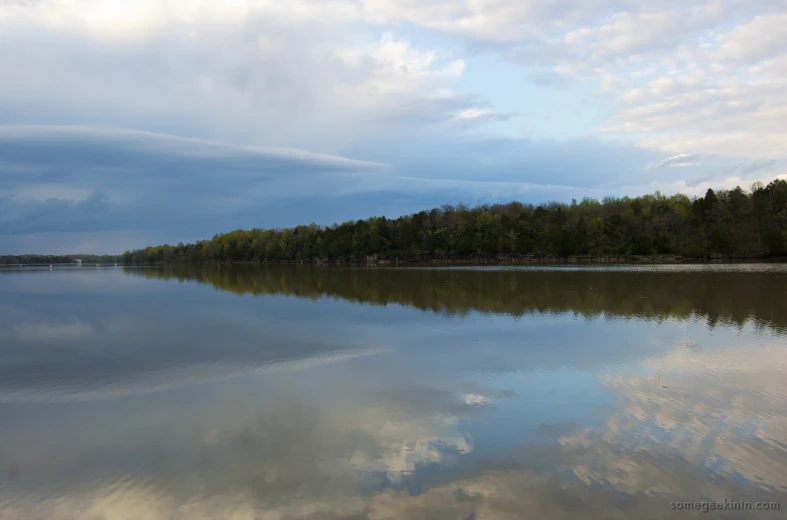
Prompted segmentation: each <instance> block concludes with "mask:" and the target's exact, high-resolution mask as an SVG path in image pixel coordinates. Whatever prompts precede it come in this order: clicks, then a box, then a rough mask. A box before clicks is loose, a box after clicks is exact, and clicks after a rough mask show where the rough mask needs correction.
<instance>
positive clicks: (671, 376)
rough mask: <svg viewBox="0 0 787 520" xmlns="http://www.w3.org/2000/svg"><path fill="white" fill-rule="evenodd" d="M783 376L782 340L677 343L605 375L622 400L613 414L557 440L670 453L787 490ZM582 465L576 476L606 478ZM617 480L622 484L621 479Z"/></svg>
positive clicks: (786, 384) (786, 364)
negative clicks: (705, 346) (707, 346)
mask: <svg viewBox="0 0 787 520" xmlns="http://www.w3.org/2000/svg"><path fill="white" fill-rule="evenodd" d="M785 374H787V347H785V346H783V345H781V344H775V343H774V344H769V345H764V346H761V347H756V348H745V347H728V348H715V349H712V350H707V351H703V350H701V349H700V348H698V347H697V345H694V344H688V343H686V342H685V341H678V342H676V343H675V344H674V348H673V349H672V350H671V351H669V352H668V353H666V354H664V355H662V356H659V357H655V358H651V359H649V360H647V361H645V362H643V363H642V364H641V366H640V370H638V371H637V372H636V373H634V374H625V373H623V374H622V373H616V374H614V375H611V376H609V377H608V378H606V381H605V384H606V386H607V387H608V388H609V389H610V390H612V391H613V392H614V393H615V394H616V395H618V396H619V397H620V398H621V400H622V402H621V407H620V408H619V410H618V412H616V413H613V414H612V415H610V416H609V417H608V418H607V421H606V423H605V424H604V426H603V427H602V428H586V429H585V430H584V431H583V432H581V433H579V434H577V435H573V436H565V437H563V438H562V442H563V443H564V444H565V445H582V446H592V445H595V444H596V443H598V442H600V441H603V442H606V443H610V444H612V445H616V446H621V447H622V448H625V449H626V450H630V451H644V452H648V453H654V454H661V455H665V454H670V453H675V454H679V455H680V456H681V457H683V458H685V459H686V460H688V461H690V462H692V463H695V464H698V465H700V466H702V467H704V468H706V469H707V470H709V471H714V472H717V473H718V472H721V473H723V474H726V475H729V476H735V475H737V476H739V477H743V478H745V479H746V480H748V481H749V482H751V483H752V484H753V485H757V486H760V487H763V488H766V489H768V488H770V489H775V490H780V491H787V444H785V441H787V377H785ZM581 471H582V472H583V478H588V479H590V478H608V476H607V475H606V474H604V475H596V477H594V472H593V471H591V470H589V469H588V468H585V469H582V470H581ZM613 473H614V472H613ZM616 485H619V486H624V480H621V481H620V482H616ZM638 485H639V484H638V483H636V482H630V483H629V484H628V486H626V487H629V488H630V489H635V488H637V486H638Z"/></svg>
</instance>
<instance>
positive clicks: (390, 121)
mask: <svg viewBox="0 0 787 520" xmlns="http://www.w3.org/2000/svg"><path fill="white" fill-rule="evenodd" d="M786 24H787V4H785V3H784V2H781V1H778V0H770V1H768V0H747V1H743V0H725V1H721V0H718V1H716V0H681V1H677V0H675V1H673V0H665V1H661V2H656V3H654V2H646V1H644V0H617V1H615V0H611V1H604V0H590V1H584V0H583V1H579V0H552V1H547V2H542V1H528V0H476V1H473V2H460V1H456V2H450V1H441V0H437V1H411V0H398V1H394V0H361V1H353V0H330V1H319V2H318V1H292V2H273V1H268V0H259V1H258V0H248V1H240V0H235V1H229V0H224V1H222V0H211V1H208V0H189V1H186V0H155V1H153V0H140V1H137V2H115V1H93V0H35V1H22V0H11V1H6V2H3V3H2V4H0V77H2V78H3V80H2V81H0V254H3V253H46V252H49V253H63V252H85V253H89V252H113V253H116V252H122V250H124V249H127V248H133V247H141V246H144V245H147V244H151V243H159V242H178V241H181V240H182V241H190V240H195V239H199V238H205V237H210V236H211V235H212V234H213V233H216V232H221V231H227V230H230V229H234V228H239V227H276V226H284V225H294V224H299V223H308V222H311V221H316V222H318V223H321V224H330V223H332V222H334V221H341V220H346V219H354V218H364V217H368V216H370V215H374V214H385V215H388V216H397V215H400V214H402V213H408V212H412V211H418V210H420V209H425V208H427V207H430V206H433V205H439V204H443V203H455V202H458V201H464V202H467V203H470V204H472V203H477V202H491V201H507V200H511V199H514V198H516V199H520V200H523V201H525V202H541V201H545V200H550V199H557V200H564V201H568V200H570V199H571V198H581V197H583V196H594V197H603V196H605V195H623V194H640V193H645V192H651V191H654V190H657V189H658V190H661V191H663V192H667V193H673V192H677V191H683V192H686V193H690V194H692V193H701V192H703V191H704V190H706V189H707V188H708V187H714V188H731V187H734V186H735V185H738V184H740V185H741V186H742V187H744V188H747V187H749V186H750V185H751V183H752V182H754V181H757V180H763V181H767V180H770V179H772V178H773V177H776V176H777V175H780V174H784V173H785V172H787V146H785V144H787V122H786V121H787V32H785V31H784V30H783V27H784V26H785V25H786ZM569 107H570V108H569Z"/></svg>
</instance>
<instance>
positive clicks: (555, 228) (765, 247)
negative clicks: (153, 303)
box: [123, 179, 787, 263]
mask: <svg viewBox="0 0 787 520" xmlns="http://www.w3.org/2000/svg"><path fill="white" fill-rule="evenodd" d="M786 238H787V182H786V181H784V180H781V179H775V180H773V181H772V182H770V183H769V184H768V185H767V186H766V185H763V184H761V183H756V184H755V185H753V186H752V187H751V190H750V191H746V190H743V189H741V188H740V187H737V188H735V189H734V190H729V191H728V190H720V191H714V190H712V189H709V190H707V192H706V194H705V196H704V197H694V198H690V197H688V196H686V195H682V194H678V195H672V196H666V195H663V194H661V193H658V192H656V193H655V194H652V195H644V196H641V197H622V198H616V197H606V198H604V199H603V200H601V201H599V200H596V199H592V198H585V199H583V200H582V201H579V202H577V201H576V200H572V202H571V204H565V203H559V202H551V203H547V204H541V205H537V206H535V205H532V204H523V203H521V202H511V203H508V204H494V205H481V206H476V207H473V208H469V207H467V206H466V205H464V204H459V205H456V206H450V205H444V206H442V207H440V208H435V209H432V210H430V211H421V212H419V213H416V214H413V215H407V216H402V217H399V218H396V219H389V218H385V217H372V218H369V219H365V220H356V221H348V222H344V223H343V224H333V225H330V226H319V225H317V224H314V223H312V224H310V225H300V226H296V227H291V228H279V229H264V228H255V229H251V230H241V229H239V230H235V231H231V232H228V233H223V234H217V235H215V236H214V237H213V238H212V239H210V240H202V241H198V242H196V243H194V244H183V243H179V244H178V245H175V246H173V245H160V246H154V247H146V248H144V249H139V250H135V251H127V252H125V253H124V254H123V259H124V261H125V262H126V263H158V262H163V263H171V262H186V263H207V262H363V261H365V260H368V259H375V260H378V261H379V260H393V259H398V260H402V261H424V260H433V259H481V258H483V259H502V258H521V257H547V256H551V257H565V256H574V255H580V256H595V257H599V256H629V255H680V256H685V257H691V258H709V257H719V256H721V257H731V258H759V257H774V256H782V255H785V252H786V248H785V243H786V242H787V240H786Z"/></svg>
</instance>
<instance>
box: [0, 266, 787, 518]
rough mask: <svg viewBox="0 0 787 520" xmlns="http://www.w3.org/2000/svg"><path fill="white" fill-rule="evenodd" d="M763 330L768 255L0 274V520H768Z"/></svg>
mask: <svg viewBox="0 0 787 520" xmlns="http://www.w3.org/2000/svg"><path fill="white" fill-rule="evenodd" d="M786 335H787V268H786V267H785V266H784V265H772V264H770V265H768V264H756V265H700V266H685V265H676V266H647V267H621V266H616V267H587V268H578V267H572V268H544V267H540V268H446V269H417V268H407V269H400V268H396V269H394V268H389V269H340V268H314V267H308V266H301V267H293V266H270V267H234V268H228V267H226V266H222V267H221V268H217V267H216V266H210V267H204V268H192V269H180V270H179V269H175V268H172V269H170V268H153V269H122V268H88V267H83V268H58V267H55V268H54V269H53V270H52V271H50V270H49V269H48V268H46V269H40V270H37V269H19V268H17V269H7V270H2V271H0V519H2V520H5V519H17V518H19V519H26V520H27V519H42V520H44V519H45V520H60V519H79V520H82V519H86V520H98V519H106V520H139V519H146V520H147V519H149V520H159V519H161V520H163V519H167V520H169V519H189V520H193V519H197V520H198V519H225V518H226V519H230V518H231V519H235V520H240V519H244V520H245V519H281V520H284V519H310V520H317V519H365V518H368V519H400V518H401V519H438V520H439V519H463V520H467V519H476V520H479V519H513V518H535V519H542V518H557V519H562V518H566V519H569V518H571V519H576V518H589V519H595V518H637V519H639V518H673V517H674V518H694V517H701V518H716V517H722V518H764V519H765V518H784V508H787V464H786V463H787V377H785V376H787V336H786ZM725 499H727V500H734V501H736V502H740V501H745V502H750V503H752V504H754V503H755V502H757V501H766V502H771V501H774V502H779V503H780V504H781V506H782V509H781V510H780V511H741V510H732V509H725V510H721V511H718V510H709V512H707V513H702V512H699V511H686V510H679V509H677V508H678V507H684V506H683V504H681V505H680V506H678V505H674V504H673V506H674V507H675V509H673V508H672V507H671V502H678V501H680V502H682V501H691V502H694V501H711V500H712V501H714V502H721V501H723V500H725ZM700 507H702V504H701V505H700ZM769 507H772V506H770V505H769Z"/></svg>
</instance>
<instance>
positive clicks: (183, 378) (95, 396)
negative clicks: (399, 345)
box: [0, 348, 389, 403]
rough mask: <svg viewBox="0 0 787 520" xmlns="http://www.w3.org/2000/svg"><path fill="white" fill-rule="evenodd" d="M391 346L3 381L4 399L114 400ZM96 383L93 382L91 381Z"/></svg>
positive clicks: (302, 366) (335, 359)
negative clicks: (126, 374) (83, 377)
mask: <svg viewBox="0 0 787 520" xmlns="http://www.w3.org/2000/svg"><path fill="white" fill-rule="evenodd" d="M388 351H389V349H353V348H347V349H344V350H337V351H330V352H327V353H325V354H314V355H312V356H310V357H306V358H301V359H282V360H272V361H270V362H258V363H256V364H255V363H230V362H226V363H193V364H185V363H184V365H183V366H176V367H172V368H168V369H163V370H155V369H152V370H149V371H147V372H144V373H139V374H131V375H130V376H133V380H126V379H124V378H123V374H116V377H114V378H113V379H111V380H107V381H103V382H100V381H92V382H91V381H81V382H80V381H74V382H72V383H65V384H63V383H61V382H58V381H51V382H49V384H42V385H39V386H38V387H33V386H29V385H24V386H22V387H20V388H13V387H11V386H10V385H8V384H4V383H2V382H0V402H7V403H36V402H72V401H111V400H113V399H117V398H119V397H123V396H128V395H139V394H147V393H153V392H159V391H162V390H170V389H173V388H180V387H183V386H187V385H191V384H196V383H204V382H206V381H219V380H222V379H227V378H232V377H237V376H240V375H251V374H254V373H270V372H285V371H294V370H305V369H309V368H313V367H319V366H323V365H328V364H332V363H342V362H345V361H349V360H351V359H355V358H360V357H366V356H374V355H378V354H382V353H385V352H388ZM91 383H92V384H91Z"/></svg>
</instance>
